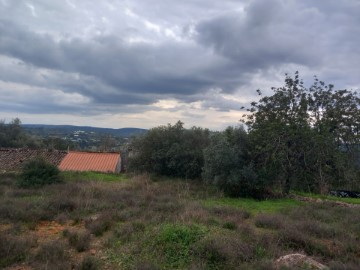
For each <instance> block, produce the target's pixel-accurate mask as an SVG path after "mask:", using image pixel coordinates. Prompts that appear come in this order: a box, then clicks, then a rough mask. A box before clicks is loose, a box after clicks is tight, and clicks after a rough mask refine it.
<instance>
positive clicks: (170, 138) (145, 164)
mask: <svg viewBox="0 0 360 270" xmlns="http://www.w3.org/2000/svg"><path fill="white" fill-rule="evenodd" d="M208 143H209V131H208V130H206V129H202V128H198V127H193V128H191V129H185V128H184V127H183V123H182V122H180V121H179V122H177V123H176V124H175V125H170V124H169V125H167V126H160V127H156V128H152V129H150V130H149V131H148V132H147V133H146V134H144V135H143V136H140V137H137V138H134V139H133V141H132V145H131V149H132V151H131V154H130V156H129V164H128V169H129V170H130V171H140V172H150V173H155V174H159V175H167V176H174V177H184V178H190V179H194V178H199V177H200V176H201V170H202V167H203V165H204V156H203V149H204V148H205V147H206V146H207V145H208Z"/></svg>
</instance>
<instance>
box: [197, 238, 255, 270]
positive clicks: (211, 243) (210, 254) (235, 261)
mask: <svg viewBox="0 0 360 270" xmlns="http://www.w3.org/2000/svg"><path fill="white" fill-rule="evenodd" d="M193 249H194V252H195V254H196V255H197V257H198V258H200V259H201V260H202V261H204V262H205V264H206V266H207V267H206V269H208V268H210V269H212V268H214V269H218V268H220V267H221V269H222V267H224V269H233V268H235V266H238V265H239V263H241V262H248V261H251V260H252V259H253V258H255V255H256V250H255V249H254V247H253V246H252V245H251V244H248V243H246V242H244V241H242V240H240V239H239V238H237V237H234V235H232V234H226V235H224V234H223V235H219V234H213V235H209V236H208V237H206V238H204V239H202V240H200V241H199V242H198V243H196V245H194V247H193Z"/></svg>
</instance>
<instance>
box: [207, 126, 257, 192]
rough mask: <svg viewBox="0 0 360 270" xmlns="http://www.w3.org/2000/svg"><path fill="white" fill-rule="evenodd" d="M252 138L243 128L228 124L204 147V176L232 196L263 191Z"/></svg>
mask: <svg viewBox="0 0 360 270" xmlns="http://www.w3.org/2000/svg"><path fill="white" fill-rule="evenodd" d="M250 150H251V149H250V144H249V137H248V134H247V133H246V131H245V130H244V128H243V127H237V128H233V127H228V128H227V129H226V130H225V131H224V132H218V133H216V134H214V135H213V136H212V137H211V140H210V145H209V146H208V147H207V148H205V149H204V160H205V163H204V168H203V174H202V176H203V179H204V180H206V181H207V182H208V183H211V184H214V185H216V186H217V187H219V188H220V189H221V190H224V191H225V193H227V194H228V195H232V196H239V195H242V196H247V195H252V196H256V194H259V193H260V191H263V186H262V185H261V183H259V181H258V180H259V179H258V177H257V174H256V173H255V171H254V168H253V164H252V161H251V158H250Z"/></svg>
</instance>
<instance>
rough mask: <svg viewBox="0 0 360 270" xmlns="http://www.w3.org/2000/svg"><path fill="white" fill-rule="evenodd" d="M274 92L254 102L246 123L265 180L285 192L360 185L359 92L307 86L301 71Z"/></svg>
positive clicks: (329, 86) (257, 165) (321, 86)
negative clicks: (357, 167) (359, 165)
mask: <svg viewBox="0 0 360 270" xmlns="http://www.w3.org/2000/svg"><path fill="white" fill-rule="evenodd" d="M272 91H273V95H271V96H264V97H261V99H260V100H259V101H258V102H253V103H252V104H251V108H250V109H249V112H250V113H249V114H247V115H246V121H245V123H246V124H247V126H248V128H249V136H250V138H251V141H252V143H253V151H252V154H253V155H252V159H253V160H254V163H255V166H256V168H257V172H258V174H259V177H261V178H263V179H264V180H265V181H266V182H267V183H268V184H269V185H270V184H271V185H273V186H276V185H277V186H278V187H279V188H281V190H282V191H283V192H284V193H288V192H289V191H290V189H291V188H298V189H307V190H311V191H320V192H325V191H326V190H327V189H328V188H329V187H330V186H338V187H339V186H342V187H344V186H346V185H347V186H354V185H356V184H357V181H356V180H355V179H356V173H354V172H355V171H354V170H353V169H354V164H355V161H356V158H357V156H358V155H357V151H358V145H359V139H360V138H359V127H360V125H359V124H360V114H359V105H360V100H359V97H358V94H357V93H356V92H352V91H349V90H335V89H334V87H333V86H332V85H326V84H325V83H324V82H321V81H319V80H318V79H317V78H315V81H314V83H313V85H312V86H310V87H308V88H307V87H305V86H304V83H303V82H302V80H301V79H300V78H299V74H298V72H296V73H295V76H294V77H291V76H288V75H286V78H285V85H284V86H283V87H279V88H272ZM258 93H259V95H261V91H259V90H258Z"/></svg>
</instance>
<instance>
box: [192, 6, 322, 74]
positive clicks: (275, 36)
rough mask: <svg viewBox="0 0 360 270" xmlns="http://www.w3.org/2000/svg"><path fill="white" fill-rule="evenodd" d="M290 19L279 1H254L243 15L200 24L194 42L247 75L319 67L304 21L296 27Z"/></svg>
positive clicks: (219, 18) (318, 57)
mask: <svg viewBox="0 0 360 270" xmlns="http://www.w3.org/2000/svg"><path fill="white" fill-rule="evenodd" d="M299 12H301V11H299ZM292 16H293V14H292V12H291V9H290V8H288V7H287V6H286V4H283V3H281V1H264V0H262V1H254V3H253V4H252V5H250V6H249V7H248V8H247V9H246V10H245V12H241V13H240V12H233V13H230V14H225V15H223V16H220V17H217V18H214V19H211V20H208V21H204V22H202V23H200V24H199V25H198V26H197V28H196V30H197V32H198V36H197V40H198V41H199V42H200V43H201V44H203V45H204V46H206V47H210V48H212V49H213V50H214V51H215V52H216V53H218V54H220V55H223V56H224V57H226V58H228V59H230V60H232V61H233V62H234V65H235V66H237V68H238V69H239V70H243V71H247V72H252V71H253V70H256V69H266V68H268V67H269V66H277V65H279V64H287V63H296V64H299V65H305V66H315V65H317V64H319V63H320V62H321V60H322V59H321V58H322V55H321V53H320V51H319V48H318V44H316V42H314V41H315V40H314V39H313V35H312V34H314V33H312V32H311V29H310V28H309V26H310V25H307V24H308V23H307V22H306V20H304V21H302V22H301V24H296V22H294V20H293V19H292ZM304 18H305V16H304Z"/></svg>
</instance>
